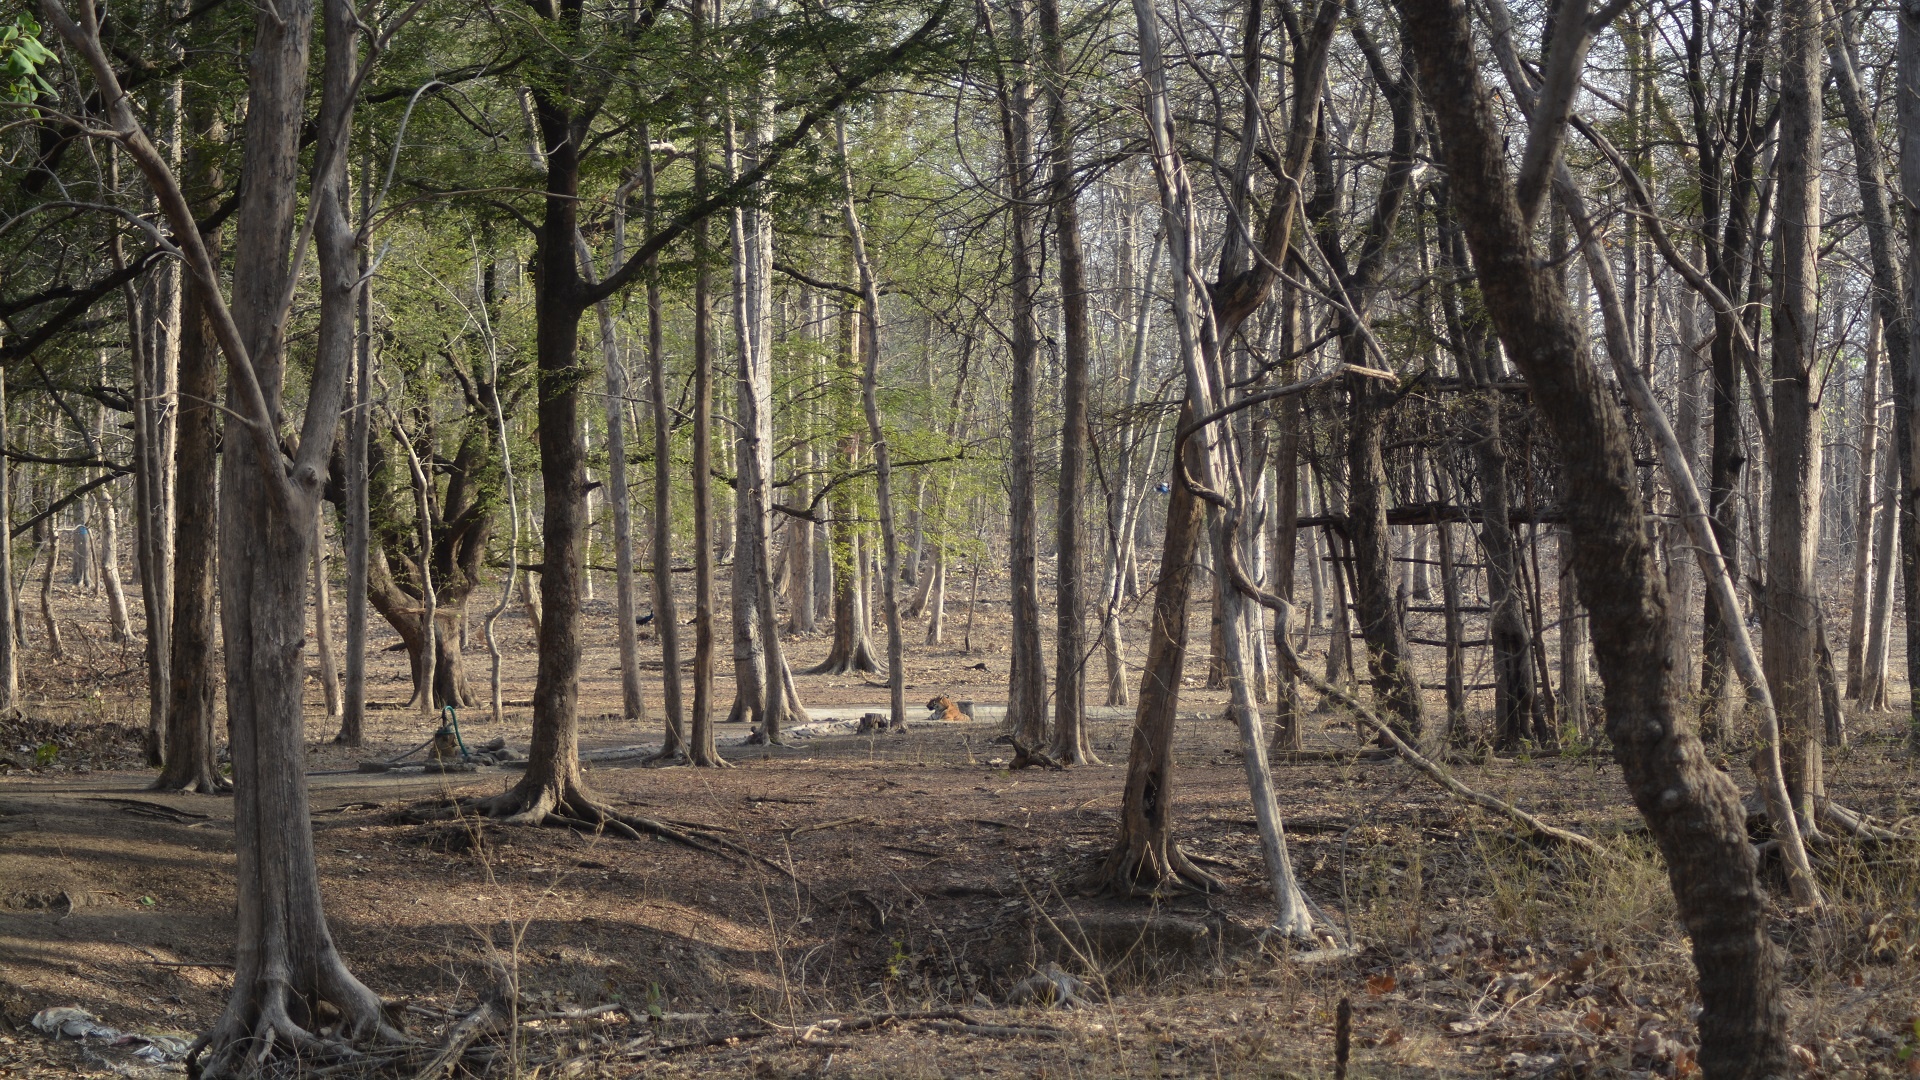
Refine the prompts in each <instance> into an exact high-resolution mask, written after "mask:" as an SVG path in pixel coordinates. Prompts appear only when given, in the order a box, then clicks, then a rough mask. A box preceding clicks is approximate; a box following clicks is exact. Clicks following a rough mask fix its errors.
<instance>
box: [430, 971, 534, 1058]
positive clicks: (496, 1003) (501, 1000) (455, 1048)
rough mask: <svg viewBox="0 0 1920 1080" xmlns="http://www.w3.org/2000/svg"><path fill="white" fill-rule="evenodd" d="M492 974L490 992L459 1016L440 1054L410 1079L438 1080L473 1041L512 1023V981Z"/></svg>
mask: <svg viewBox="0 0 1920 1080" xmlns="http://www.w3.org/2000/svg"><path fill="white" fill-rule="evenodd" d="M494 975H495V985H494V989H493V993H491V994H488V995H487V997H486V999H485V1000H483V1001H481V1002H480V1005H479V1007H477V1008H475V1009H474V1010H473V1011H472V1012H470V1013H468V1014H467V1015H466V1016H464V1017H462V1018H461V1019H460V1021H459V1023H456V1024H454V1025H453V1026H452V1027H450V1028H448V1029H447V1035H446V1038H445V1039H443V1040H441V1043H440V1049H439V1051H438V1052H436V1053H435V1054H434V1055H433V1057H431V1058H429V1059H427V1063H426V1065H424V1066H422V1067H421V1069H420V1071H419V1072H417V1073H414V1074H413V1080H440V1078H441V1077H443V1076H446V1075H447V1074H448V1073H450V1072H452V1071H453V1069H454V1066H456V1065H458V1064H459V1063H460V1059H461V1058H463V1057H465V1056H466V1053H467V1047H469V1046H472V1045H473V1043H474V1041H475V1040H476V1039H479V1038H481V1037H482V1036H485V1035H497V1034H499V1033H500V1032H502V1031H505V1030H506V1029H507V1027H508V1025H510V1024H511V1023H512V1022H513V1005H514V1001H515V999H516V997H517V995H516V993H515V991H514V984H513V978H512V976H510V975H508V974H507V973H506V972H505V971H500V970H496V971H495V973H494Z"/></svg>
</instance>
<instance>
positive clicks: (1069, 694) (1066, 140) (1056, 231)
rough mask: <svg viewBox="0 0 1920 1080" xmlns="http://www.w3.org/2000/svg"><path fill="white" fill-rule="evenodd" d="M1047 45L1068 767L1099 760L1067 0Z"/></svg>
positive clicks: (1059, 748)
mask: <svg viewBox="0 0 1920 1080" xmlns="http://www.w3.org/2000/svg"><path fill="white" fill-rule="evenodd" d="M1036 10H1037V13H1038V14H1039V23H1040V48H1041V51H1042V52H1043V53H1044V54H1045V55H1044V57H1043V66H1044V67H1045V69H1046V71H1047V78H1046V80H1045V82H1046V87H1047V134H1048V137H1049V141H1050V142H1051V143H1052V154H1051V157H1052V169H1051V173H1050V178H1049V182H1048V192H1047V201H1048V203H1049V204H1050V207H1051V210H1052V213H1053V242H1054V249H1055V251H1056V252H1057V253H1058V256H1059V261H1060V271H1059V274H1060V306H1061V320H1062V322H1063V323H1065V331H1066V332H1065V334H1064V335H1063V338H1064V340H1063V341H1062V352H1061V357H1060V361H1061V364H1062V366H1063V367H1064V368H1065V378H1064V380H1063V382H1062V384H1061V387H1060V410H1061V412H1060V492H1059V499H1058V519H1057V523H1056V524H1057V538H1056V544H1057V551H1058V556H1057V565H1058V572H1057V575H1056V576H1057V578H1058V582H1057V584H1056V587H1055V590H1054V623H1055V629H1054V638H1053V647H1054V666H1053V671H1054V678H1053V681H1054V690H1053V743H1052V746H1051V747H1050V749H1049V750H1048V753H1049V754H1050V755H1051V756H1052V757H1053V758H1054V759H1055V760H1056V761H1059V762H1060V763H1061V764H1064V765H1098V764H1100V759H1099V758H1097V757H1095V756H1094V753H1093V747H1092V746H1090V745H1089V744H1088V742H1087V658H1088V655H1089V653H1088V649H1087V597H1086V560H1087V557H1086V528H1087V511H1086V487H1087V397H1088V380H1089V378H1090V375H1091V372H1090V370H1089V369H1090V368H1091V367H1092V363H1093V341H1092V337H1093V331H1092V327H1091V324H1090V323H1089V321H1088V315H1087V273H1086V256H1085V253H1084V252H1083V251H1082V250H1081V242H1080V206H1079V196H1078V194H1077V192H1076V191H1075V187H1074V185H1075V183H1076V182H1077V181H1076V179H1075V176H1074V146H1073V117H1072V116H1071V115H1069V113H1068V110H1067V95H1066V85H1067V81H1068V80H1069V79H1070V78H1071V72H1070V71H1069V70H1068V67H1067V52H1066V43H1065V40H1064V34H1063V33H1062V31H1061V28H1060V4H1059V0H1038V2H1037V6H1036Z"/></svg>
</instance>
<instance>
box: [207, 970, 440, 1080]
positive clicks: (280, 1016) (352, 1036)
mask: <svg viewBox="0 0 1920 1080" xmlns="http://www.w3.org/2000/svg"><path fill="white" fill-rule="evenodd" d="M319 966H320V971H319V972H318V973H317V982H318V983H319V984H320V986H319V990H318V996H319V997H320V998H321V999H322V1000H324V1001H325V1002H326V1003H327V1004H329V1005H331V1006H333V1007H334V1008H335V1009H336V1010H337V1011H338V1012H339V1014H340V1015H339V1020H338V1021H337V1022H336V1023H335V1024H334V1025H333V1026H332V1027H331V1029H330V1030H329V1029H323V1028H313V1029H311V1030H310V1029H309V1025H303V1024H302V1023H300V1022H299V1021H297V1020H295V1018H294V1015H293V1013H292V1012H290V1011H289V1009H288V1003H289V1001H290V1000H293V994H292V990H291V988H290V986H289V985H288V983H287V982H286V980H285V979H284V978H277V979H276V978H273V977H270V976H267V975H264V974H261V973H258V972H256V973H254V974H253V975H252V977H251V983H252V986H253V988H254V992H253V993H246V992H245V991H244V990H243V989H241V988H240V987H239V986H237V987H236V989H235V992H234V996H233V998H232V999H231V1000H229V1002H228V1004H227V1011H226V1013H225V1014H224V1015H222V1016H221V1018H220V1021H219V1022H218V1023H217V1024H215V1025H214V1027H213V1029H212V1030H211V1031H208V1032H206V1033H205V1034H203V1035H201V1036H200V1037H199V1038H197V1039H195V1040H194V1041H193V1045H192V1046H191V1047H190V1048H189V1049H188V1051H187V1059H186V1068H187V1075H188V1076H189V1077H191V1078H193V1080H225V1078H227V1077H241V1076H253V1075H258V1074H260V1073H261V1072H262V1071H264V1069H265V1068H266V1067H267V1066H268V1064H269V1063H270V1062H271V1061H273V1060H274V1059H275V1058H276V1057H292V1058H294V1059H296V1060H297V1061H298V1062H299V1063H300V1064H301V1065H302V1066H303V1067H306V1066H311V1065H314V1064H319V1063H324V1062H334V1061H347V1060H351V1059H354V1058H358V1057H360V1056H362V1053H363V1051H362V1050H361V1046H362V1045H363V1044H367V1043H389V1044H404V1043H406V1042H408V1041H409V1040H408V1039H407V1037H406V1035H405V1034H403V1033H402V1032H401V1031H400V1030H399V1029H398V1028H395V1027H394V1026H393V1025H391V1024H389V1023H388V1022H387V1017H386V1011H385V1007H384V1006H383V1005H382V1003H381V1001H380V999H379V998H378V997H377V996H375V995H374V993H373V992H372V991H371V990H368V989H367V988H366V986H365V985H363V984H362V983H361V982H360V980H358V979H356V978H354V977H353V975H352V973H351V972H349V971H347V969H346V966H345V965H344V964H342V963H341V962H340V958H339V957H338V956H337V955H334V954H333V953H332V951H331V948H330V947H329V950H328V952H327V954H326V955H325V956H323V957H321V958H320V960H319ZM242 985H244V984H242ZM303 1011H304V1009H303Z"/></svg>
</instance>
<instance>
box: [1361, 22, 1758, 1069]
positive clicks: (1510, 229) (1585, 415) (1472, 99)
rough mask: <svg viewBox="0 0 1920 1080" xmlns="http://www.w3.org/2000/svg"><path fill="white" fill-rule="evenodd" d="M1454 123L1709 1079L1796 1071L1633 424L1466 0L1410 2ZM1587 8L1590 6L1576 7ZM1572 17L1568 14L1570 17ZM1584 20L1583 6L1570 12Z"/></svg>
mask: <svg viewBox="0 0 1920 1080" xmlns="http://www.w3.org/2000/svg"><path fill="white" fill-rule="evenodd" d="M1397 6H1398V7H1399V9H1400V11H1401V13H1402V17H1403V26H1402V28H1401V32H1402V35H1403V36H1404V38H1405V40H1407V41H1408V42H1409V44H1410V47H1411V48H1412V49H1413V51H1414V53H1415V54H1416V56H1417V57H1418V59H1419V71H1420V76H1421V83H1422V88H1423V90H1424V91H1425V99H1426V101H1427V102H1428V104H1429V105H1430V106H1431V107H1432V108H1433V110H1434V115H1435V118H1436V122H1437V126H1438V128H1439V131H1440V135H1441V144H1442V148H1443V160H1444V161H1445V164H1446V168H1447V175H1448V188H1449V196H1450V198H1451V201H1452V206H1453V209H1454V212H1455V214H1456V216H1457V218H1458V220H1459V221H1460V224H1461V226H1462V228H1463V230H1464V231H1465V233H1466V238H1467V242H1468V246H1469V247H1470V249H1471V250H1472V254H1473V263H1474V266H1475V268H1476V270H1477V271H1478V273H1479V281H1480V287H1481V291H1482V295H1483V296H1484V297H1485V301H1486V305H1487V310H1488V314H1489V316H1490V317H1491V319H1492V321H1493V323H1494V325H1495V327H1496V328H1497V329H1498V330H1499V332H1500V336H1501V338H1502V341H1503V343H1504V344H1505V346H1506V349H1507V354H1508V355H1509V356H1510V357H1511V358H1512V359H1513V360H1514V362H1515V363H1516V364H1518V365H1519V367H1520V369H1521V372H1522V374H1523V375H1524V376H1525V377H1526V379H1527V382H1528V385H1529V387H1530V388H1531V389H1532V391H1533V394H1534V400H1535V401H1536V403H1537V404H1538V407H1539V408H1540V410H1541V412H1542V414H1543V415H1544V417H1545V418H1546V420H1547V422H1548V424H1549V426H1550V428H1551V429H1552V431H1553V434H1554V435H1555V437H1556V439H1557V441H1558V443H1559V445H1560V446H1561V447H1563V448H1565V451H1564V455H1563V465H1564V468H1565V470H1566V480H1567V484H1568V487H1569V488H1570V489H1572V490H1578V491H1581V492H1583V493H1584V495H1583V497H1582V498H1580V499H1576V500H1571V501H1569V502H1568V503H1567V514H1568V518H1569V521H1568V524H1569V529H1570V532H1571V533H1572V537H1573V549H1574V550H1573V555H1574V559H1573V565H1574V571H1575V574H1576V576H1577V580H1578V584H1579V589H1580V593H1581V595H1582V598H1583V599H1584V600H1585V601H1586V606H1587V609H1588V611H1589V613H1590V615H1591V618H1592V628H1593V636H1594V646H1595V652H1596V655H1597V656H1598V659H1599V663H1600V669H1601V674H1602V677H1603V679H1604V681H1605V685H1606V693H1607V722H1608V733H1609V735H1610V736H1611V737H1612V740H1613V745H1614V750H1615V754H1616V755H1617V758H1618V760H1619V761H1620V762H1621V765H1622V767H1623V770H1624V772H1625V774H1626V781H1627V786H1628V789H1629V791H1630V792H1631V793H1632V796H1633V799H1634V802H1635V804H1636V805H1637V806H1638V807H1639V809H1640V811H1641V813H1642V815H1644V816H1645V818H1646V820H1647V823H1648V826H1649V828H1650V830H1651V832H1652V834H1653V837H1654V839H1655V841H1656V843H1658V844H1659V845H1660V847H1661V849H1662V853H1663V854H1664V855H1665V857H1666V864H1667V868H1668V873H1669V876H1670V879H1671V882H1672V885H1673V892H1674V897H1675V901H1676V904H1677V906H1678V909H1679V915H1680V918H1681V921H1682V922H1683V924H1684V925H1685V926H1686V928H1687V931H1688V933H1689V936H1690V937H1691V940H1692V947H1693V955H1694V962H1695V966H1696V968H1697V970H1698V972H1699V976H1700V996H1701V1004H1702V1007H1703V1013H1702V1015H1701V1018H1700V1037H1701V1051H1700V1055H1699V1059H1700V1061H1701V1062H1702V1064H1703V1065H1704V1066H1705V1067H1706V1068H1707V1069H1708V1070H1709V1072H1708V1075H1709V1076H1710V1077H1714V1078H1718V1077H1748V1076H1765V1075H1781V1076H1784V1075H1787V1074H1788V1072H1789V1066H1788V1064H1787V1061H1788V1056H1787V1040H1786V1028H1785V1020H1786V1015H1785V1012H1784V1010H1783V1008H1782V1006H1781V1001H1780V991H1779V982H1778V968H1777V962H1776V960H1775V956H1774V950H1773V945H1772V942H1771V940H1770V939H1769V938H1768V936H1767V926H1766V913H1765V901H1764V896H1763V893H1762V890H1761V888H1760V882H1759V880H1758V873H1757V866H1756V861H1755V857H1754V852H1753V848H1752V846H1751V844H1750V843H1749V842H1748V839H1747V835H1746V814H1745V810H1744V809H1743V807H1742V806H1741V803H1740V797H1739V792H1738V790H1737V789H1735V787H1734V786H1733V784H1732V783H1731V782H1730V781H1729V780H1728V779H1727V778H1726V777H1725V776H1723V775H1722V774H1721V773H1720V772H1719V771H1718V770H1716V769H1715V768H1714V767H1713V764H1712V763H1711V762H1710V761H1709V760H1708V759H1707V757H1706V754H1705V752H1704V750H1703V749H1702V747H1701V745H1700V742H1699V740H1698V739H1697V738H1696V737H1695V736H1694V734H1693V732H1692V730H1691V728H1690V726H1689V725H1687V724H1686V723H1685V722H1684V721H1683V720H1682V719H1681V717H1680V716H1679V713H1678V709H1677V702H1676V700H1675V698H1676V695H1675V681H1674V678H1673V675H1672V673H1671V672H1670V671H1669V670H1668V668H1667V661H1668V660H1669V658H1670V657H1671V651H1670V647H1669V646H1670V642H1669V640H1668V637H1669V635H1670V633H1671V628H1672V622H1671V620H1670V619H1668V618H1667V614H1666V595H1665V588H1664V582H1663V581H1662V579H1661V577H1660V575H1659V574H1658V573H1657V569H1656V567H1655V566H1654V565H1653V559H1652V552H1651V551H1650V550H1649V548H1648V545H1647V539H1646V535H1645V533H1644V531H1643V527H1642V523H1643V522H1644V520H1645V516H1644V513H1643V508H1642V506H1641V504H1640V498H1639V491H1638V485H1637V482H1636V476H1635V466H1634V462H1633V453H1632V447H1631V444H1630V442H1629V440H1628V432H1627V426H1626V423H1625V418H1624V417H1623V416H1622V415H1621V414H1620V410H1619V406H1618V405H1617V404H1615V402H1614V401H1613V399H1612V397H1611V396H1610V392H1609V391H1608V389H1607V388H1606V387H1605V385H1603V384H1602V382H1601V380H1600V377H1599V375H1598V373H1597V371H1596V369H1595V366H1594V364H1593V362H1592V357H1591V355H1590V354H1589V351H1588V348H1587V344H1586V340H1585V335H1584V333H1583V332H1582V328H1581V327H1580V326H1579V325H1578V323H1577V322H1576V320H1575V318H1574V316H1573V313H1572V311H1571V310H1570V309H1569V308H1568V305H1567V300H1566V297H1565V294H1564V291H1563V289H1562V288H1561V287H1560V283H1559V282H1558V280H1557V278H1556V275H1555V274H1554V273H1553V272H1552V271H1551V269H1550V268H1549V267H1548V266H1547V265H1546V264H1545V263H1543V262H1542V261H1541V260H1539V259H1537V258H1536V256H1535V254H1534V251H1533V248H1532V243H1531V241H1530V239H1529V229H1528V227H1527V225H1526V222H1525V218H1524V217H1523V216H1522V213H1521V209H1520V207H1519V205H1518V203H1517V201H1516V199H1515V196H1514V190H1513V186H1512V182H1511V181H1510V180H1509V178H1508V166H1507V162H1508V158H1507V153H1506V148H1505V147H1504V146H1503V140H1502V136H1501V134H1500V128H1499V127H1498V126H1497V123H1496V120H1495V118H1494V113H1493V105H1492V101H1491V97H1490V95H1489V93H1488V90H1487V87H1486V86H1485V84H1484V83H1483V82H1482V81H1481V78H1480V74H1479V65H1478V61H1477V59H1476V57H1475V55H1474V47H1473V39H1472V35H1471V31H1470V29H1469V15H1468V9H1467V6H1466V4H1465V3H1464V2H1462V0H1400V2H1399V3H1398V4H1397ZM1576 7H1579V8H1582V9H1584V5H1576ZM1562 17H1567V16H1566V14H1565V13H1563V16H1562ZM1573 17H1582V12H1575V13H1574V15H1573Z"/></svg>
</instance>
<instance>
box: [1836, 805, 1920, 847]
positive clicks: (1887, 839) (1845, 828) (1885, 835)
mask: <svg viewBox="0 0 1920 1080" xmlns="http://www.w3.org/2000/svg"><path fill="white" fill-rule="evenodd" d="M1817 815H1818V817H1817V820H1819V821H1823V822H1826V823H1827V824H1829V825H1832V826H1833V827H1834V828H1835V829H1837V830H1839V831H1840V832H1841V833H1843V834H1845V835H1847V836H1851V837H1853V838H1854V839H1856V840H1871V841H1873V842H1875V843H1880V844H1897V843H1902V842H1906V843H1911V842H1913V841H1915V840H1920V836H1916V835H1914V834H1913V833H1911V832H1898V831H1895V830H1894V829H1889V828H1887V827H1886V826H1884V825H1879V824H1876V823H1875V822H1874V821H1873V819H1872V818H1871V817H1869V816H1867V815H1865V814H1861V813H1857V812H1855V811H1853V810H1849V809H1848V808H1846V807H1844V806H1842V805H1840V804H1839V803H1837V802H1833V801H1831V800H1825V799H1823V800H1821V802H1820V805H1819V809H1818V811H1817ZM1902 824H1904V822H1903V823H1902Z"/></svg>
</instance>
